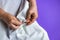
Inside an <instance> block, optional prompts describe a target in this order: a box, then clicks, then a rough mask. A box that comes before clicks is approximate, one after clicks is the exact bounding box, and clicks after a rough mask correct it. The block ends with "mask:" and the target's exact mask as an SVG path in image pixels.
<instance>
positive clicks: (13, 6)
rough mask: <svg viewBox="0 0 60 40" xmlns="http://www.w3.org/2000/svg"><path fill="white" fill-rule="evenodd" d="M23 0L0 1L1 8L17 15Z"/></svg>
mask: <svg viewBox="0 0 60 40" xmlns="http://www.w3.org/2000/svg"><path fill="white" fill-rule="evenodd" d="M21 1H23V0H0V8H2V9H3V10H5V11H6V12H8V13H10V14H12V15H16V11H17V9H18V7H19V5H20V4H21Z"/></svg>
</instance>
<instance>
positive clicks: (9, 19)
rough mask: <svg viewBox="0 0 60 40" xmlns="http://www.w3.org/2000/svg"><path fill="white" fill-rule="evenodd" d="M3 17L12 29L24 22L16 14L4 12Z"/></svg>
mask: <svg viewBox="0 0 60 40" xmlns="http://www.w3.org/2000/svg"><path fill="white" fill-rule="evenodd" d="M2 19H3V21H4V22H5V23H6V24H7V25H8V26H9V27H10V28H11V29H14V30H15V29H17V28H18V27H19V26H20V25H21V24H22V22H20V21H19V20H18V19H17V18H16V17H15V16H13V15H11V14H9V13H4V14H3V17H2Z"/></svg>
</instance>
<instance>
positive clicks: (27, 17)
mask: <svg viewBox="0 0 60 40" xmlns="http://www.w3.org/2000/svg"><path fill="white" fill-rule="evenodd" d="M30 18H31V13H29V12H28V13H27V15H26V20H27V22H29V21H30Z"/></svg>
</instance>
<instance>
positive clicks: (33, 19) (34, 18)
mask: <svg viewBox="0 0 60 40" xmlns="http://www.w3.org/2000/svg"><path fill="white" fill-rule="evenodd" d="M35 20H36V16H35V14H34V13H33V14H32V15H31V19H30V22H29V23H27V24H28V25H30V24H32V23H33V22H34V21H35Z"/></svg>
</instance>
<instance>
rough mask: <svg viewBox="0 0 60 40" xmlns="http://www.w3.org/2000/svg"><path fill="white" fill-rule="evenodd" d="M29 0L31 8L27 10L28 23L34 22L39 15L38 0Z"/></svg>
mask: <svg viewBox="0 0 60 40" xmlns="http://www.w3.org/2000/svg"><path fill="white" fill-rule="evenodd" d="M28 2H29V9H28V11H27V14H26V15H27V16H26V20H27V25H30V24H32V23H33V22H34V21H35V20H36V19H37V17H38V12H37V5H36V0H28Z"/></svg>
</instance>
